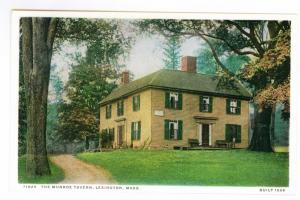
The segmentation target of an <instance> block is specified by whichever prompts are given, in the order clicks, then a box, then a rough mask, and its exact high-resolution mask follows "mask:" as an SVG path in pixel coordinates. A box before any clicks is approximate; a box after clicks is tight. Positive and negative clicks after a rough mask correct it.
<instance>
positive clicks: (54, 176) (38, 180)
mask: <svg viewBox="0 0 300 200" xmlns="http://www.w3.org/2000/svg"><path fill="white" fill-rule="evenodd" d="M49 162H50V169H51V175H49V176H36V177H27V176H26V155H23V156H21V157H19V160H18V179H19V183H35V184H42V183H58V182H59V181H61V180H63V179H64V172H63V171H62V170H61V169H60V168H59V167H58V166H56V165H54V164H53V163H52V162H51V161H49Z"/></svg>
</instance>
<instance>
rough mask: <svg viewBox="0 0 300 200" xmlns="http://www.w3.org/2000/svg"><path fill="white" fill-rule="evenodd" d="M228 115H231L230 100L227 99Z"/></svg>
mask: <svg viewBox="0 0 300 200" xmlns="http://www.w3.org/2000/svg"><path fill="white" fill-rule="evenodd" d="M226 113H227V114H230V113H231V112H230V99H226Z"/></svg>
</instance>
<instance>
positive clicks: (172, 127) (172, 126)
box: [169, 121, 178, 140]
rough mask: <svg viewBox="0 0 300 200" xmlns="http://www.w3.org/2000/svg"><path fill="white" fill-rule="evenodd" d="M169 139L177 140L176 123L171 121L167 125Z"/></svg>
mask: <svg viewBox="0 0 300 200" xmlns="http://www.w3.org/2000/svg"><path fill="white" fill-rule="evenodd" d="M169 130H170V139H171V140H172V139H173V140H177V138H178V121H172V122H170V123H169Z"/></svg>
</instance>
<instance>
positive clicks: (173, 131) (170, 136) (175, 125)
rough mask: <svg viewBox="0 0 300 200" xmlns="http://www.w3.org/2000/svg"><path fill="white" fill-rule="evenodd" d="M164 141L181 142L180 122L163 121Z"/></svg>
mask: <svg viewBox="0 0 300 200" xmlns="http://www.w3.org/2000/svg"><path fill="white" fill-rule="evenodd" d="M165 139H166V140H182V121H181V120H167V119H166V120H165Z"/></svg>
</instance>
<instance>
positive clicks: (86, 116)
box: [58, 63, 119, 141]
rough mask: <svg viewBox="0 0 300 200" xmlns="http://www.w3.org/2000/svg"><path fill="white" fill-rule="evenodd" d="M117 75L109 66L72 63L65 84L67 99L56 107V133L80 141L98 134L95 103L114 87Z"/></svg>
mask: <svg viewBox="0 0 300 200" xmlns="http://www.w3.org/2000/svg"><path fill="white" fill-rule="evenodd" d="M118 77H119V75H118V73H117V71H116V69H114V68H113V67H112V66H110V65H104V66H94V65H88V64H86V63H82V64H79V65H77V66H73V68H72V71H71V72H70V76H69V81H68V82H67V84H66V87H65V88H66V92H67V98H68V101H67V102H64V103H63V104H62V105H61V106H60V108H59V117H58V119H59V133H60V134H61V135H62V138H63V139H65V140H67V141H74V140H75V139H78V140H84V139H85V138H86V137H87V136H92V135H95V134H98V133H99V131H98V126H99V124H98V122H99V110H100V108H99V103H100V101H101V100H102V99H103V98H104V97H106V96H107V95H108V94H109V93H110V92H111V91H112V90H113V89H114V88H115V87H116V86H117V85H116V80H117V78H118Z"/></svg>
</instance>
